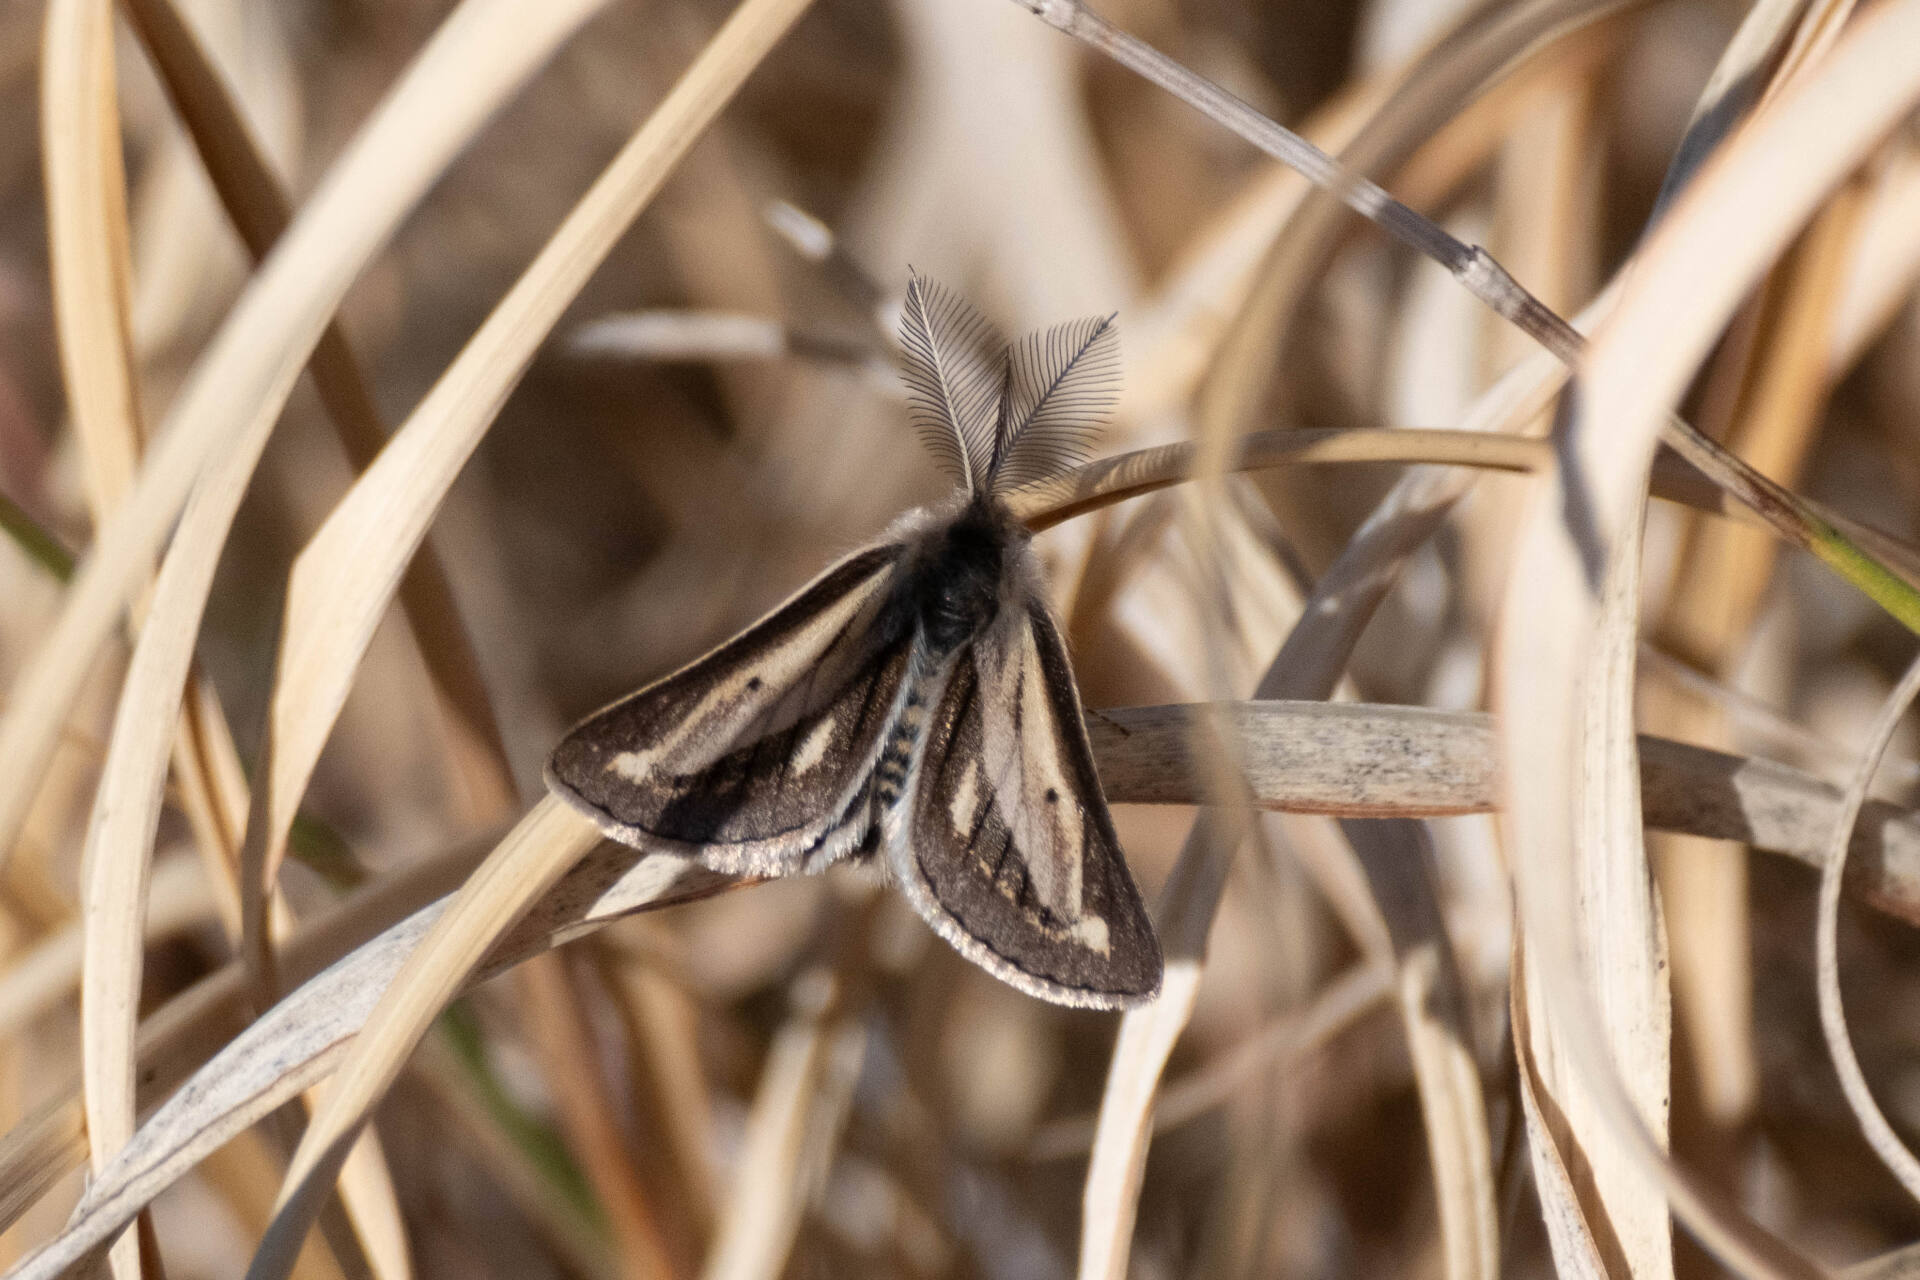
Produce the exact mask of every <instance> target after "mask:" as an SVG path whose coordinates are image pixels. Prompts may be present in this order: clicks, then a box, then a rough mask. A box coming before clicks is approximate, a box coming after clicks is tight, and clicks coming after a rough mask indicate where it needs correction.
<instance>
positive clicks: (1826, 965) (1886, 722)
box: [1813, 658, 1920, 1200]
mask: <svg viewBox="0 0 1920 1280" xmlns="http://www.w3.org/2000/svg"><path fill="white" fill-rule="evenodd" d="M1917 696H1920V658H1915V659H1914V660H1913V661H1912V662H1910V663H1908V664H1907V670H1906V674H1904V675H1902V676H1901V677H1900V683H1899V684H1897V685H1895V686H1894V688H1893V692H1891V693H1889V694H1888V695H1887V699H1886V702H1885V704H1884V705H1883V706H1882V707H1881V708H1880V714H1879V715H1878V716H1877V717H1875V719H1874V722H1873V726H1872V728H1871V729H1869V730H1868V734H1867V746H1866V750H1864V751H1863V752H1861V755H1860V765H1859V768H1858V769H1856V770H1855V772H1854V775H1853V778H1852V779H1851V780H1850V781H1849V782H1848V783H1847V789H1846V792H1845V794H1844V796H1843V797H1842V799H1841V801H1840V813H1839V816H1838V817H1836V818H1835V819H1834V824H1833V836H1832V838H1831V839H1830V840H1829V841H1828V842H1827V848H1826V859H1825V865H1824V866H1823V867H1822V868H1821V871H1820V900H1819V904H1818V908H1817V914H1816V915H1815V917H1814V944H1813V958H1814V975H1815V979H1816V982H1817V989H1818V992H1819V998H1820V1032H1821V1035H1822V1036H1823V1037H1824V1038H1825V1040H1826V1042H1827V1056H1828V1057H1830V1058H1831V1059H1832V1060H1833V1067H1834V1070H1835V1071H1836V1072H1837V1073H1838V1074H1839V1076H1840V1088H1841V1091H1842V1092H1844V1093H1845V1094H1846V1096H1847V1105H1848V1106H1849V1107H1851V1108H1852V1109H1853V1114H1854V1118H1855V1119H1857V1120H1858V1121H1859V1122H1860V1131H1861V1134H1862V1136H1863V1137H1865V1138H1866V1140H1867V1145H1868V1146H1870V1147H1872V1148H1873V1153H1874V1154H1875V1155H1876V1156H1878V1157H1880V1163H1881V1164H1883V1165H1885V1166H1886V1167H1887V1172H1889V1173H1891V1174H1892V1175H1893V1176H1894V1178H1895V1179H1897V1180H1898V1181H1899V1183H1900V1185H1901V1187H1902V1188H1904V1189H1905V1190H1906V1193H1907V1194H1908V1195H1909V1196H1911V1197H1913V1198H1914V1199H1915V1200H1920V1158H1916V1157H1915V1156H1914V1154H1913V1151H1912V1150H1911V1149H1910V1148H1909V1147H1908V1146H1907V1144H1906V1143H1905V1142H1903V1141H1902V1140H1901V1138H1900V1135H1899V1134H1898V1133H1897V1132H1895V1131H1894V1128H1893V1125H1891V1124H1890V1123H1888V1121H1887V1117H1886V1113H1885V1112H1883V1111H1882V1110H1881V1109H1880V1104H1879V1103H1878V1102H1876V1101H1874V1097H1873V1090H1872V1089H1871V1088H1870V1087H1869V1086H1868V1085H1867V1077H1866V1073H1865V1072H1863V1071H1861V1069H1860V1057H1859V1055H1858V1054H1857V1053H1855V1052H1854V1049H1853V1037H1852V1036H1851V1035H1850V1034H1848V1031H1847V1011H1846V1006H1845V1005H1844V1004H1842V1003H1841V1000H1840V955H1839V952H1840V887H1841V885H1842V884H1843V883H1844V881H1845V877H1846V871H1847V851H1848V849H1849V847H1850V846H1851V844H1852V839H1853V826H1854V823H1855V822H1857V821H1858V820H1859V817H1860V809H1861V807H1862V806H1863V805H1864V804H1866V801H1867V791H1868V790H1869V789H1870V788H1871V787H1872V786H1873V775H1874V774H1875V773H1876V772H1878V770H1879V767H1880V758H1881V757H1882V756H1884V755H1885V754H1886V751H1887V746H1888V744H1889V743H1891V742H1892V741H1893V734H1894V730H1896V729H1898V728H1899V727H1900V721H1901V720H1902V719H1904V718H1905V717H1906V714H1907V711H1908V710H1909V709H1910V708H1911V707H1912V706H1913V700H1914V698H1915V697H1917Z"/></svg>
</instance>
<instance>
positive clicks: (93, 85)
mask: <svg viewBox="0 0 1920 1280" xmlns="http://www.w3.org/2000/svg"><path fill="white" fill-rule="evenodd" d="M43 68H44V72H45V74H44V78H43V80H42V86H41V90H42V104H43V107H42V109H43V111H44V115H45V130H44V137H45V154H46V166H47V206H48V220H49V225H50V227H51V229H52V230H51V236H50V248H51V250H52V257H53V264H52V265H53V270H54V279H55V282H56V288H55V290H54V302H55V306H56V308H57V319H58V332H59V334H60V338H61V343H60V349H61V353H62V355H63V357H64V361H63V364H64V368H63V372H64V374H65V381H66V385H67V388H68V396H69V402H70V409H71V412H72V415H73V422H74V427H75V430H76V432H77V433H78V434H79V436H80V439H81V443H82V455H83V457H84V458H85V460H86V464H87V471H88V482H89V485H88V487H89V489H90V491H91V494H92V497H93V501H94V508H95V511H96V512H106V511H108V510H111V508H112V507H113V505H114V504H115V503H116V502H117V501H118V500H119V499H120V497H121V496H122V495H123V494H125V492H126V491H127V488H128V486H129V485H130V484H131V482H132V477H133V473H134V470H135V468H136V466H137V459H138V457H139V448H140V438H141V434H142V433H141V427H140V411H139V402H138V396H137V393H136V390H135V384H136V381H137V374H136V371H135V368H134V358H133V350H132V342H131V339H130V337H129V335H128V325H127V274H128V269H129V268H128V248H127V222H126V196H125V192H124V183H125V176H124V173H123V172H122V168H121V158H120V114H119V106H118V98H117V93H116V90H115V84H114V59H113V7H112V5H111V4H110V3H107V2H106V0H56V2H55V3H53V4H50V5H49V6H48V8H47V17H46V39H45V56H44V61H43ZM159 729H160V732H161V734H162V735H163V736H164V738H165V741H164V742H163V743H162V745H161V748H160V751H161V759H162V764H161V775H160V779H159V780H158V781H156V784H155V789H156V791H157V790H158V788H159V785H160V782H163V781H164V778H165V763H164V761H165V757H166V751H167V746H168V745H170V744H171V742H172V740H173V724H172V723H171V722H169V723H166V724H164V725H162V726H160V727H159ZM88 888H89V891H90V892H89V902H88V906H89V911H88V920H89V925H90V927H89V928H88V930H87V933H86V937H85V950H86V970H87V973H88V975H89V983H88V985H89V987H90V989H91V995H92V997H93V998H92V999H91V1000H89V1001H88V1002H87V1004H86V1005H85V1007H84V1008H83V1010H82V1014H83V1023H82V1035H83V1042H84V1043H85V1045H86V1048H87V1052H86V1054H85V1055H84V1058H83V1069H84V1070H85V1071H86V1073H87V1081H86V1104H87V1139H88V1145H89V1148H90V1150H91V1155H92V1157H93V1164H94V1167H95V1169H96V1170H97V1169H98V1168H99V1167H100V1165H101V1164H103V1163H104V1162H105V1161H106V1159H107V1157H108V1156H110V1155H111V1154H112V1153H113V1152H114V1151H115V1150H116V1149H118V1148H119V1146H120V1145H121V1144H122V1143H124V1142H125V1141H126V1140H127V1138H128V1136H130V1135H131V1134H132V1133H133V1122H134V1113H133V1083H132V1074H131V1071H130V1070H128V1069H127V1068H128V1067H129V1065H130V1061H131V1055H132V1047H131V1042H132V1035H133V1033H132V1026H133V1020H134V1008H135V1006H136V1004H137V1003H138V1001H139V995H140V991H139V988H140V959H141V952H142V944H143V938H142V932H141V927H140V917H141V915H142V914H143V913H144V910H145V905H146V898H147V867H146V864H145V861H144V851H143V853H142V862H141V864H140V865H139V866H138V867H137V868H135V869H134V874H132V875H123V876H117V877H106V878H104V879H101V878H93V879H90V881H89V885H88ZM113 1266H114V1272H115V1274H116V1275H121V1276H137V1275H139V1260H138V1256H137V1253H135V1252H134V1251H133V1249H132V1242H128V1243H127V1244H126V1245H124V1246H122V1247H121V1248H119V1249H117V1250H116V1251H115V1256H114V1264H113Z"/></svg>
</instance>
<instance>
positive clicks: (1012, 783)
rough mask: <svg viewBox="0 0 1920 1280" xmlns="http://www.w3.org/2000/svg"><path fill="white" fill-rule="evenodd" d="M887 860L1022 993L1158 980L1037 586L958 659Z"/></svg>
mask: <svg viewBox="0 0 1920 1280" xmlns="http://www.w3.org/2000/svg"><path fill="white" fill-rule="evenodd" d="M910 787H911V789H910V794H909V797H908V802H907V805H906V812H905V813H904V814H902V815H900V818H899V822H900V826H899V829H898V830H896V831H890V832H889V836H890V838H889V840H888V842H887V851H888V859H889V862H890V864H891V865H892V868H893V871H894V874H895V876H896V878H897V879H898V880H899V881H900V884H901V887H902V889H903V890H904V891H905V892H906V894H907V897H908V900H909V901H911V902H912V903H913V905H914V907H915V909H916V910H918V911H919V912H920V914H921V915H922V916H924V917H926V919H927V921H928V922H929V923H930V924H932V925H933V927H934V928H935V929H937V930H938V931H939V932H940V933H941V934H942V935H943V936H944V937H945V938H946V939H947V940H948V941H949V942H951V943H953V945H954V946H956V947H957V948H959V950H960V951H961V953H962V954H964V955H966V956H967V957H968V958H969V959H971V960H973V961H975V962H976V963H978V964H980V965H982V966H983V967H984V968H986V969H987V970H988V971H989V972H991V973H993V974H994V975H995V976H996V977H999V978H1001V979H1003V980H1004V981H1006V982H1009V983H1012V984H1013V985H1014V986H1016V987H1018V988H1020V989H1021V990H1023V991H1026V992H1027V993H1029V994H1031V995H1035V996H1038V997H1040V998H1041V999H1044V1000H1051V1001H1054V1002H1056V1003H1060V1004H1071V1005H1081V1006H1087V1007H1092V1008H1103V1009H1104V1008H1116V1007H1121V1006H1126V1005H1133V1004H1138V1003H1141V1002H1143V1001H1146V1000H1150V999H1152V998H1153V997H1154V996H1155V995H1157V994H1158V993H1159V990H1160V972H1161V959H1160V944H1159V941H1158V939H1156V938H1155V936H1154V932H1153V925H1152V923H1151V922H1150V921H1149V919H1148V917H1147V912H1146V907H1145V906H1144V905H1143V904H1142V903H1141V901H1140V892H1139V890H1138V889H1136V888H1135V887H1134V884H1133V877H1132V876H1131V875H1130V874H1128V871H1127V865H1126V862H1125V861H1124V860H1123V858H1122V857H1121V854H1120V842H1119V840H1118V839H1117V838H1116V837H1115V836H1114V831H1113V819H1112V817H1111V816H1110V815H1109V814H1108V812H1107V804H1106V800H1105V798H1104V797H1103V796H1102V794H1101V791H1100V780H1099V777H1098V775H1097V774H1096V773H1095V772H1094V768H1093V753H1092V751H1091V749H1090V748H1089V747H1088V745H1087V734H1086V727H1085V725H1084V724H1083V723H1082V721H1081V712H1080V696H1079V693H1078V691H1077V690H1076V689H1075V687H1074V683H1073V675H1072V671H1071V669H1070V668H1069V667H1068V666H1067V659H1066V650H1065V647H1064V645H1063V644H1062V643H1061V640H1060V636H1059V632H1058V631H1057V629H1056V628H1055V626H1054V623H1053V620H1052V618H1051V617H1049V616H1048V615H1047V612H1046V609H1045V606H1044V605H1042V604H1041V603H1040V602H1039V601H1038V600H1033V601H1027V602H1024V603H1023V604H1013V603H1012V602H1009V608H1008V609H1007V610H1006V612H1005V613H1004V614H1003V616H1002V618H1001V619H1000V620H999V621H998V622H996V623H995V624H994V625H993V626H992V627H991V628H989V630H988V632H987V633H986V634H985V635H983V636H981V637H980V638H979V639H978V640H976V641H975V643H974V645H973V646H972V651H971V653H970V654H969V653H968V652H967V651H965V650H963V651H962V652H961V653H960V654H959V655H958V656H957V658H956V660H955V661H954V663H953V669H952V672H951V674H950V675H949V677H948V678H947V681H946V685H945V688H944V690H943V691H942V692H941V695H940V697H939V700H938V702H937V704H936V706H935V709H934V714H933V716H932V718H931V720H930V721H929V723H928V726H927V730H926V736H925V738H924V740H923V743H922V746H921V750H920V754H919V757H918V760H917V761H916V766H915V769H914V776H913V780H912V782H911V784H910Z"/></svg>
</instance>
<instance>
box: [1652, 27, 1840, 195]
mask: <svg viewBox="0 0 1920 1280" xmlns="http://www.w3.org/2000/svg"><path fill="white" fill-rule="evenodd" d="M1807 7H1808V0H1761V3H1759V4H1756V5H1754V6H1753V7H1752V8H1751V9H1749V10H1747V14H1746V17H1744V18H1742V19H1741V21H1740V29H1739V30H1738V31H1737V32H1735V33H1734V37H1733V39H1731V40H1729V41H1728V42H1727V47H1726V48H1725V49H1723V50H1722V51H1721V54H1720V61H1719V62H1718V63H1717V64H1715V66H1714V68H1713V76H1712V78H1711V79H1709V80H1708V81H1707V84H1706V87H1705V88H1704V89H1702V90H1701V91H1700V98H1699V100H1698V101H1697V102H1696V103H1695V104H1694V107H1693V117H1692V118H1691V119H1690V120H1688V121H1687V131H1686V133H1685V134H1683V135H1682V136H1681V138H1680V145H1679V146H1677V147H1675V148H1674V152H1673V161H1672V163H1671V164H1669V165H1668V166H1667V173H1666V177H1665V179H1664V180H1663V181H1662V183H1661V187H1660V195H1659V197H1658V199H1657V200H1656V202H1655V206H1654V212H1653V215H1652V216H1651V217H1650V218H1649V222H1651V221H1652V220H1653V218H1657V217H1658V216H1659V215H1660V213H1661V212H1662V211H1663V210H1664V209H1665V207H1666V205H1667V204H1668V203H1669V202H1670V201H1671V200H1672V199H1673V197H1674V196H1676V195H1678V194H1679V193H1680V192H1681V191H1684V190H1685V189H1686V186H1687V183H1689V182H1691V181H1692V180H1693V176H1694V174H1695V173H1696V172H1698V171H1699V168H1700V165H1701V163H1702V162H1703V161H1704V160H1706V158H1707V157H1708V156H1709V155H1711V154H1713V149H1714V148H1715V147H1717V146H1719V145H1720V144H1721V143H1722V142H1724V141H1725V140H1726V137H1727V134H1728V133H1729V132H1730V131H1731V130H1733V129H1734V128H1735V127H1737V126H1738V125H1739V123H1740V121H1742V120H1744V119H1745V118H1746V116H1747V113H1748V111H1750V110H1751V109H1752V108H1753V106H1754V104H1755V103H1756V102H1758V101H1759V100H1760V96H1761V95H1762V94H1763V93H1765V92H1766V91H1767V89H1768V87H1769V86H1770V85H1772V84H1774V83H1775V79H1776V77H1775V75H1774V72H1775V71H1776V70H1777V69H1778V68H1779V66H1780V64H1781V62H1782V61H1783V60H1784V59H1785V58H1786V56H1787V49H1788V47H1789V46H1790V45H1791V44H1792V42H1793V38H1794V33H1795V31H1797V30H1798V29H1799V27H1800V19H1801V16H1802V15H1803V14H1804V13H1805V12H1806V10H1807Z"/></svg>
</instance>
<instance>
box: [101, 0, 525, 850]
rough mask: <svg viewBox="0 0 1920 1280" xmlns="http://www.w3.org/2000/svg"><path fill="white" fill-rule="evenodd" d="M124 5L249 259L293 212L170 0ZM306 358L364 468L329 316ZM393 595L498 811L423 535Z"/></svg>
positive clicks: (354, 365)
mask: <svg viewBox="0 0 1920 1280" xmlns="http://www.w3.org/2000/svg"><path fill="white" fill-rule="evenodd" d="M126 11H127V16H128V18H129V20H130V21H131V22H132V23H133V25H134V27H135V29H136V30H137V31H138V32H139V34H140V38H141V41H142V43H143V44H144V45H145V46H146V48H147V51H148V53H149V55H150V56H151V57H152V59H153V63H154V67H155V69H156V70H157V71H158V72H159V74H160V78H161V83H162V84H163V85H164V86H165V88H166V90H167V92H168V94H169V95H170V97H171V98H172V100H173V103H174V107H175V109H176V110H177V111H178V112H179V114H180V118H181V121H182V123H183V124H184V125H185V126H186V128H187V131H188V133H189V134H190V135H191V136H192V138H193V140H194V145H195V146H196V147H197V148H198V149H199V152H200V156H201V160H202V162H203V163H204V165H205V166H206V170H207V174H208V176H209V178H210V179H211V180H212V182H213V185H214V189H215V190H216V191H217V192H218V193H219V196H220V200H221V203H222V205H223V206H224V207H225V208H226V210H227V214H228V216H229V217H230V218H231V219H232V220H233V224H234V226H235V227H236V228H238V229H239V232H240V236H241V238H242V239H243V240H244V241H245V242H246V245H247V249H248V252H250V253H251V254H252V255H253V257H254V258H255V260H256V261H257V260H260V259H263V258H265V257H266V256H267V254H268V253H269V252H270V251H271V250H272V248H273V246H274V244H275V242H276V241H278V240H279V238H280V236H281V235H282V233H284V232H285V231H286V228H287V224H288V222H289V221H291V219H292V216H293V211H292V208H291V206H290V204H289V202H288V199H287V196H286V193H285V192H284V191H283V190H281V187H280V183H279V180H278V179H277V178H276V177H275V176H274V173H273V170H272V168H271V167H270V166H269V164H268V163H267V159H266V156H265V155H264V154H263V153H262V152H261V150H260V147H259V146H258V144H257V143H256V142H255V139H254V134H253V131H252V129H250V128H249V127H248V124H247V121H246V120H245V119H244V118H243V117H242V116H241V114H240V109H239V106H238V104H237V103H235V101H234V100H233V99H232V98H231V97H230V96H229V95H228V93H227V91H226V85H225V83H224V82H223V81H222V79H221V77H220V75H219V73H218V71H217V70H216V69H215V67H214V66H213V63H212V60H211V58H210V57H209V56H208V53H207V51H206V50H205V49H203V48H202V47H201V45H200V42H199V40H198V39H197V38H196V37H195V35H194V33H193V31H192V29H191V28H190V27H189V26H188V24H187V23H186V22H185V21H184V20H183V18H182V15H181V13H180V10H179V9H178V8H177V7H176V6H175V4H174V3H173V0H128V3H127V5H126ZM309 367H310V368H311V370H312V373H313V381H314V387H315V389H316V390H318V392H319V394H320V400H321V403H322V404H324V405H325V406H326V409H327V412H328V414H329V416H330V417H331V418H332V419H333V422H334V426H335V430H336V432H337V433H338V435H339V438H340V442H341V445H342V447H344V449H345V450H346V453H347V457H348V460H349V461H350V462H351V463H352V464H353V466H354V468H355V469H356V470H365V469H366V468H367V467H368V466H370V465H371V464H372V462H373V459H374V457H375V456H376V455H377V454H378V453H379V452H380V450H381V448H382V447H383V446H384V445H385V444H386V442H387V430H386V425H385V424H384V423H383V422H382V421H381V419H380V413H379V410H378V408H377V406H376V405H375V404H374V401H373V393H372V392H371V391H370V390H369V388H368V386H367V382H366V379H365V378H364V377H363V376H362V374H361V371H360V367H359V363H358V361H356V360H355V358H354V355H353V351H352V348H351V347H349V346H348V344H347V338H346V334H345V332H344V331H343V330H342V329H341V328H340V326H339V325H338V324H329V325H328V326H327V328H326V331H325V332H324V333H322V334H321V335H320V341H319V344H318V345H317V346H316V347H315V348H314V352H313V361H312V364H311V365H310V366H309ZM400 601H401V606H402V607H403V608H404V609H405V610H406V614H407V622H408V625H409V626H410V627H411V628H412V629H413V632H414V635H415V637H416V638H417V639H418V641H419V645H420V652H421V657H422V658H423V659H424V661H425V663H426V667H427V673H428V675H429V677H430V678H431V679H432V681H433V684H434V687H435V689H436V690H437V691H438V692H439V694H440V697H441V700H442V703H443V705H444V706H445V707H446V709H447V712H448V720H449V723H450V726H451V727H452V729H453V731H454V736H455V739H456V741H455V753H454V754H455V758H456V761H457V762H458V764H459V765H460V766H462V769H463V772H464V773H465V775H466V776H467V778H468V780H469V784H470V786H471V787H472V790H473V791H474V793H475V794H476V796H479V797H485V798H486V799H487V801H488V803H485V804H483V805H482V806H481V807H482V808H486V809H490V810H492V812H489V813H487V814H486V819H487V820H489V821H497V820H500V819H502V818H504V817H505V816H506V814H507V812H508V811H509V809H510V807H511V805H512V802H513V784H512V778H511V775H510V773H509V771H508V768H507V764H506V757H505V751H504V748H503V747H502V744H501V740H500V729H499V725H498V724H497V723H496V722H495V720H494V716H493V708H492V706H491V704H490V703H489V701H488V699H487V693H486V688H485V685H484V684H483V683H482V681H481V678H480V674H479V669H478V665H477V663H476V660H475V658H474V654H473V651H472V647H471V645H470V644H469V643H468V641H467V636H466V631H465V629H464V627H463V626H462V625H461V621H460V616H459V613H458V610H457V609H456V608H455V606H454V601H453V591H452V588H451V586H450V585H449V584H448V582H447V577H446V571H445V570H444V569H443V568H442V567H441V564H440V560H439V556H438V553H437V552H436V551H435V549H434V548H433V546H432V545H431V544H428V545H425V546H423V547H422V548H421V549H420V552H419V554H418V555H416V556H415V558H414V561H413V564H412V565H411V566H410V568H409V569H408V572H407V576H406V579H405V580H404V581H403V582H402V583H401V587H400Z"/></svg>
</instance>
